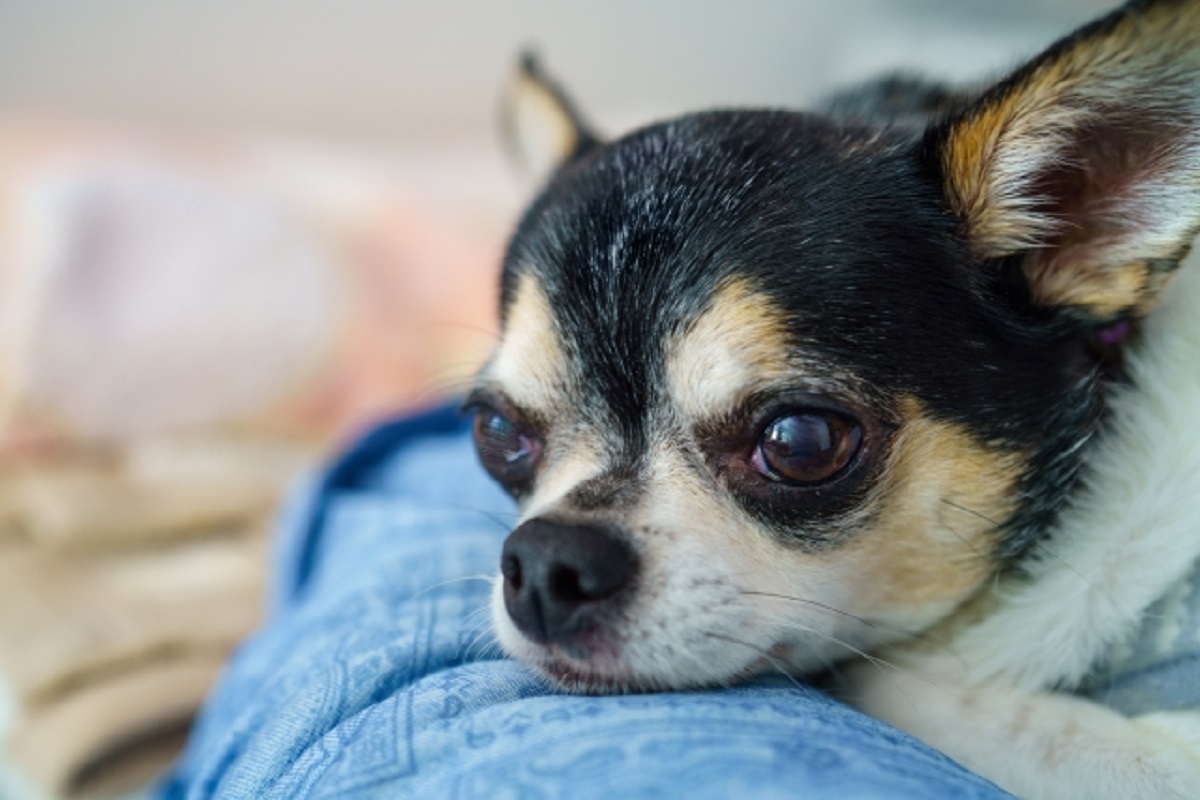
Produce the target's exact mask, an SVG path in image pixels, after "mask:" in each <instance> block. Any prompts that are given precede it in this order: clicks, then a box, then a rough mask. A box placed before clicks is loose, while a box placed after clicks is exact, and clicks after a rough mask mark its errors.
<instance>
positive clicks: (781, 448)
mask: <svg viewBox="0 0 1200 800" xmlns="http://www.w3.org/2000/svg"><path fill="white" fill-rule="evenodd" d="M861 444H862V427H861V426H860V425H859V424H858V423H857V422H855V421H854V420H851V419H849V418H847V417H843V416H841V415H840V414H833V413H829V412H824V411H802V412H797V413H794V414H788V415H786V416H782V417H778V418H777V419H775V420H774V421H772V422H771V424H769V425H767V427H766V429H765V430H764V431H763V433H762V437H761V438H760V439H759V440H758V446H757V447H756V448H755V450H754V455H753V456H752V457H751V459H750V460H751V463H753V464H754V467H755V469H757V470H758V471H759V472H760V473H761V474H762V475H763V476H765V477H767V478H770V479H771V480H773V481H779V482H780V483H790V484H793V485H798V486H812V485H814V484H818V483H824V482H826V481H828V480H830V479H832V478H834V477H835V476H836V475H837V474H838V473H840V472H841V471H842V470H843V469H845V468H846V466H847V465H848V464H849V463H850V462H851V461H852V460H853V459H854V456H855V454H856V453H857V452H858V448H859V446H860V445H861Z"/></svg>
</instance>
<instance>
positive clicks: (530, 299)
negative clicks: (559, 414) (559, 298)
mask: <svg viewBox="0 0 1200 800" xmlns="http://www.w3.org/2000/svg"><path fill="white" fill-rule="evenodd" d="M484 372H485V375H486V377H487V378H488V379H490V380H492V381H494V382H495V383H497V384H498V385H499V386H501V387H502V388H503V389H504V391H505V392H506V393H507V394H508V396H509V397H510V398H511V399H512V401H513V402H514V403H516V404H517V405H519V406H521V407H522V408H524V409H526V410H529V411H542V412H548V411H550V410H551V409H553V408H555V407H556V404H557V403H560V402H561V398H562V396H563V394H564V393H565V388H564V387H565V386H566V376H567V372H568V370H567V360H566V354H565V353H564V352H563V347H562V340H561V338H560V337H559V335H558V331H557V330H556V329H555V327H554V315H553V313H552V312H551V310H550V303H549V301H548V300H547V299H546V293H545V292H544V291H543V290H542V286H541V283H539V281H538V279H537V278H536V277H534V276H533V275H531V274H529V273H524V274H522V275H521V277H520V278H519V279H518V280H517V290H516V292H515V294H514V296H513V300H512V302H511V304H510V305H509V307H508V318H507V321H506V322H505V325H504V331H503V333H502V337H501V340H500V348H499V350H497V351H496V355H495V356H494V357H493V358H492V360H491V362H490V363H489V364H488V366H487V367H486V368H485V370H484Z"/></svg>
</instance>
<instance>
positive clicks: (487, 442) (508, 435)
mask: <svg viewBox="0 0 1200 800" xmlns="http://www.w3.org/2000/svg"><path fill="white" fill-rule="evenodd" d="M474 433H475V447H476V449H477V450H478V451H479V460H480V461H481V462H483V466H484V469H486V470H487V471H488V472H489V473H491V475H492V477H493V478H495V479H496V480H498V481H500V482H501V483H502V484H504V485H505V486H509V487H513V486H518V485H519V484H522V483H526V482H528V481H529V480H530V479H531V478H532V477H533V471H534V469H535V468H536V467H537V462H538V459H539V457H540V456H541V454H542V443H541V440H540V439H538V438H537V437H536V436H534V435H532V434H531V433H529V432H528V431H526V430H525V429H523V428H522V427H521V426H520V425H518V424H517V423H516V422H513V421H512V420H510V419H509V418H508V417H506V416H504V415H503V414H501V413H500V412H499V411H496V410H495V409H493V408H480V409H478V410H477V411H476V412H475V426H474Z"/></svg>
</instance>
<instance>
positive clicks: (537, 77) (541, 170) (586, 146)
mask: <svg viewBox="0 0 1200 800" xmlns="http://www.w3.org/2000/svg"><path fill="white" fill-rule="evenodd" d="M502 114H503V120H502V121H503V127H504V138H505V144H506V145H507V148H508V150H509V153H510V154H511V155H512V157H513V159H514V160H515V161H516V162H517V164H518V165H520V167H521V168H522V170H523V171H524V172H525V173H526V175H527V176H528V177H529V178H530V179H531V180H533V181H534V182H535V183H537V184H538V185H541V184H543V183H545V181H546V180H547V179H548V178H549V177H550V176H551V175H552V174H553V173H554V172H555V171H556V170H558V169H559V168H560V167H561V166H563V165H564V164H566V163H567V162H569V161H572V160H574V159H576V158H579V157H580V156H582V155H583V154H584V153H586V152H588V151H589V150H591V149H592V148H594V147H596V146H597V145H598V144H599V139H598V138H597V137H596V136H595V135H594V134H593V133H592V132H591V130H590V128H589V127H588V126H587V125H586V124H585V123H584V122H583V118H582V117H581V116H580V115H579V112H578V111H576V109H575V105H574V104H573V103H572V102H571V101H570V100H569V99H568V98H567V96H566V95H565V94H564V93H563V91H562V89H561V88H559V86H558V84H557V83H556V82H555V81H554V80H553V79H551V78H550V77H549V76H547V75H546V74H545V72H543V71H542V69H541V66H540V65H539V64H538V61H537V59H536V57H535V56H534V55H533V54H532V53H529V52H526V53H524V54H523V55H522V56H521V61H520V64H519V66H518V69H517V74H516V76H515V78H514V79H513V81H512V82H511V84H510V85H509V88H508V91H507V92H505V97H504V105H503V109H502Z"/></svg>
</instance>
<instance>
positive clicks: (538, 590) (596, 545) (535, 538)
mask: <svg viewBox="0 0 1200 800" xmlns="http://www.w3.org/2000/svg"><path fill="white" fill-rule="evenodd" d="M636 567H637V561H636V558H635V557H634V554H633V550H632V548H630V546H629V545H628V544H627V543H626V542H625V539H624V538H623V537H622V536H621V534H620V532H619V531H618V530H617V529H616V528H611V527H606V526H600V525H566V524H562V523H558V522H551V521H549V520H545V519H540V518H537V519H531V520H529V521H528V522H525V523H523V524H522V525H520V526H519V527H517V529H516V530H514V531H513V532H512V533H510V534H509V535H508V539H506V540H505V542H504V550H503V552H502V553H501V556H500V572H501V573H502V574H503V575H504V605H505V607H506V608H507V609H508V615H509V616H510V617H512V620H513V622H515V623H516V625H517V627H518V628H519V629H520V630H521V632H522V633H524V634H525V635H526V636H528V637H529V638H530V639H532V640H534V641H536V642H540V643H542V644H546V643H548V642H555V643H559V644H562V643H565V642H567V641H568V640H569V639H571V638H572V637H573V636H575V634H577V633H579V632H580V631H581V630H583V629H584V628H585V627H587V625H588V623H589V621H591V620H593V619H594V617H595V613H596V611H597V610H599V609H600V608H602V607H603V606H605V605H607V602H611V601H612V600H615V599H616V598H617V597H618V596H619V594H620V592H621V589H622V588H624V587H625V586H627V585H629V583H630V582H631V580H632V579H633V574H634V572H635V570H636Z"/></svg>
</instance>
